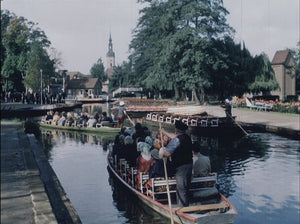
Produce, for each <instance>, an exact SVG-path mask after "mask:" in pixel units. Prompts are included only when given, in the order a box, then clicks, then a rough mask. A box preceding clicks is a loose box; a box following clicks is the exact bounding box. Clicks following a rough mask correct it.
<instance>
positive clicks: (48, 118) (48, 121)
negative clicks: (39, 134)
mask: <svg viewBox="0 0 300 224" xmlns="http://www.w3.org/2000/svg"><path fill="white" fill-rule="evenodd" d="M52 119H53V111H52V110H50V111H48V112H47V115H46V117H45V121H46V123H47V124H49V123H51V121H52Z"/></svg>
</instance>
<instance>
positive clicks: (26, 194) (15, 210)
mask: <svg viewBox="0 0 300 224" xmlns="http://www.w3.org/2000/svg"><path fill="white" fill-rule="evenodd" d="M7 132H9V133H7ZM1 223H4V224H5V223H39V224H44V223H45V224H46V223H47V224H49V223H50V224H55V223H63V224H64V223H66V224H67V223H68V224H73V223H75V224H77V223H78V224H80V223H81V220H80V217H79V216H78V214H77V212H76V210H75V208H74V207H73V205H72V203H71V201H70V200H69V199H68V197H67V194H66V193H65V191H64V189H63V187H62V186H61V184H60V182H59V180H58V178H57V176H56V174H55V172H54V171H53V169H52V167H51V166H50V164H49V162H48V160H47V158H46V156H45V154H44V152H43V150H42V147H41V146H40V145H39V144H38V141H37V139H36V138H35V136H34V135H32V134H27V135H26V134H25V133H24V129H23V127H22V124H21V122H10V121H1Z"/></svg>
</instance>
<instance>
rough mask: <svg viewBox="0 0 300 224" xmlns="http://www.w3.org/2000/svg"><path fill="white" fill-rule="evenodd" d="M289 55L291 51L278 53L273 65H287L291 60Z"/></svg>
mask: <svg viewBox="0 0 300 224" xmlns="http://www.w3.org/2000/svg"><path fill="white" fill-rule="evenodd" d="M289 54H290V51H289V50H281V51H276V53H275V55H274V58H273V60H272V64H273V65H278V64H286V62H287V60H288V58H289Z"/></svg>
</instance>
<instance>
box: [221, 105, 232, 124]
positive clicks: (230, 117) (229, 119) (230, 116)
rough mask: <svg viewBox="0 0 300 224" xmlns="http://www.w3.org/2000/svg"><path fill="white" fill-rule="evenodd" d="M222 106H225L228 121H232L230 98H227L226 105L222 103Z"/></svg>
mask: <svg viewBox="0 0 300 224" xmlns="http://www.w3.org/2000/svg"><path fill="white" fill-rule="evenodd" d="M221 107H223V108H225V114H226V122H227V123H230V122H231V119H232V114H231V105H230V102H229V100H228V99H226V100H225V105H221Z"/></svg>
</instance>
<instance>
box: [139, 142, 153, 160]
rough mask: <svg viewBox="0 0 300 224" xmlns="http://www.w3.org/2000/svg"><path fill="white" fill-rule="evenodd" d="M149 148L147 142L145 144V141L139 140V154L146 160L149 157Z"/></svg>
mask: <svg viewBox="0 0 300 224" xmlns="http://www.w3.org/2000/svg"><path fill="white" fill-rule="evenodd" d="M150 148H151V146H150V145H149V144H147V143H146V142H141V144H140V150H141V156H142V157H143V158H144V159H145V160H147V161H149V160H150V159H151V154H150Z"/></svg>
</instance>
